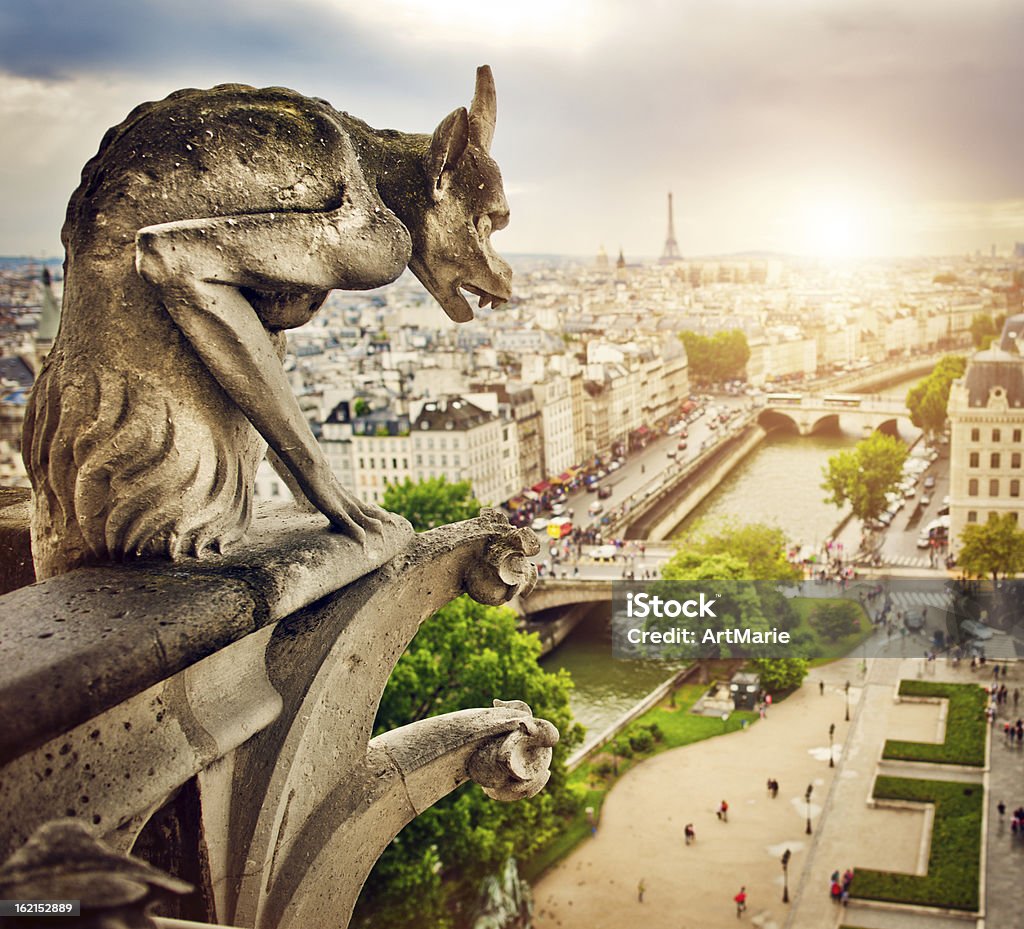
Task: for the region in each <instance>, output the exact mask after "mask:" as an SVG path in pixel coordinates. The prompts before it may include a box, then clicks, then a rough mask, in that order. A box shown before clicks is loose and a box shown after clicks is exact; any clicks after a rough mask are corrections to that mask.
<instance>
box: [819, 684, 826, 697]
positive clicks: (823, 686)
mask: <svg viewBox="0 0 1024 929" xmlns="http://www.w3.org/2000/svg"><path fill="white" fill-rule="evenodd" d="M818 693H819V694H820V695H821V696H823V697H824V696H825V682H824V681H818Z"/></svg>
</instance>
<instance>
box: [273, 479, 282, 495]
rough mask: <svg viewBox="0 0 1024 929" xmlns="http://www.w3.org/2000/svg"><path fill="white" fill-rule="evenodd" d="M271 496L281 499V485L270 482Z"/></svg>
mask: <svg viewBox="0 0 1024 929" xmlns="http://www.w3.org/2000/svg"><path fill="white" fill-rule="evenodd" d="M270 496H272V497H280V496H281V485H280V484H278V483H277V481H271V482H270Z"/></svg>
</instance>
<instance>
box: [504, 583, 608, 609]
mask: <svg viewBox="0 0 1024 929" xmlns="http://www.w3.org/2000/svg"><path fill="white" fill-rule="evenodd" d="M611 597H612V582H611V578H600V579H599V578H569V577H566V578H545V579H541V580H539V581H538V582H537V586H536V587H534V589H533V591H532V592H531V593H530V595H529V596H528V597H523V596H521V595H520V596H517V597H516V598H515V599H513V600H512V601H511V602H510V603H509V606H511V607H512V608H513V609H515V610H517V611H518V612H519V613H520V614H521V615H523V616H534V615H536V614H538V613H542V612H544V611H545V610H553V609H556V608H558V607H566V606H575V605H576V604H577V603H600V602H601V601H604V600H611Z"/></svg>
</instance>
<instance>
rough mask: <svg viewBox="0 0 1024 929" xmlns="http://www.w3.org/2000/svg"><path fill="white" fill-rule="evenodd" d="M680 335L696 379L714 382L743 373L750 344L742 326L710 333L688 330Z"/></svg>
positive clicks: (709, 382) (706, 382)
mask: <svg viewBox="0 0 1024 929" xmlns="http://www.w3.org/2000/svg"><path fill="white" fill-rule="evenodd" d="M679 338H680V339H682V341H683V345H685V346H686V357H687V359H688V361H689V371H690V377H691V378H692V379H693V380H695V381H696V382H697V383H700V384H716V383H720V382H722V381H731V380H742V379H743V378H745V377H746V369H747V362H748V361H749V360H750V346H749V345H747V337H746V336H745V335H744V334H743V332H742V330H740V329H729V330H725V331H722V332H716V333H715V334H714V335H710V336H706V335H700V334H699V333H697V332H690V331H689V330H687V331H685V332H681V333H680V334H679Z"/></svg>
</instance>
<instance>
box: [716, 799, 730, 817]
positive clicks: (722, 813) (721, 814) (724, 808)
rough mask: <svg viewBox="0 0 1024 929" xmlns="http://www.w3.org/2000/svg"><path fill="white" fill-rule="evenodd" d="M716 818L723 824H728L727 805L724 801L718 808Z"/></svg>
mask: <svg viewBox="0 0 1024 929" xmlns="http://www.w3.org/2000/svg"><path fill="white" fill-rule="evenodd" d="M718 818H719V819H720V820H721V821H722V822H723V823H727V822H729V804H728V803H726V802H725V801H724V800H723V801H722V804H721V806H719V807H718Z"/></svg>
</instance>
